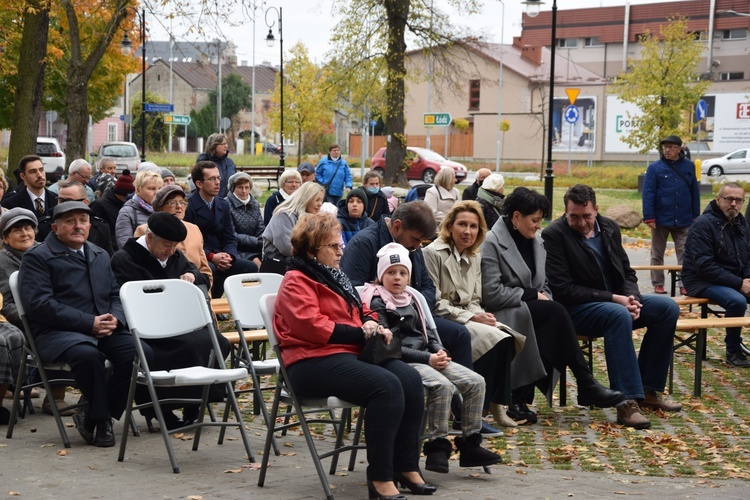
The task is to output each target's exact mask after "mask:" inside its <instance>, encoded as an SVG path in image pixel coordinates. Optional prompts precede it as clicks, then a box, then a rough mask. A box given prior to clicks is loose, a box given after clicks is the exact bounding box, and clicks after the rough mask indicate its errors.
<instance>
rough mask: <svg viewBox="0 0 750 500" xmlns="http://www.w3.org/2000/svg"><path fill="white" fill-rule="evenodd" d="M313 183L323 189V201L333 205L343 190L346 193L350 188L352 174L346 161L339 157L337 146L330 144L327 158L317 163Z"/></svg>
mask: <svg viewBox="0 0 750 500" xmlns="http://www.w3.org/2000/svg"><path fill="white" fill-rule="evenodd" d="M315 182H317V183H318V184H320V185H321V186H323V187H324V188H325V190H326V194H325V201H327V202H328V203H332V204H334V205H336V204H338V202H339V200H340V199H341V197H342V196H343V195H344V189H346V190H347V191H348V190H350V189H351V188H352V172H351V170H349V165H348V164H347V163H346V160H344V159H343V158H342V157H341V148H340V147H339V145H338V144H332V145H331V146H330V147H329V148H328V156H326V157H325V158H321V159H320V161H319V162H318V166H317V167H315Z"/></svg>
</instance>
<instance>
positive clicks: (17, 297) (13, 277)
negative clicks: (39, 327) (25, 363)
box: [8, 271, 38, 358]
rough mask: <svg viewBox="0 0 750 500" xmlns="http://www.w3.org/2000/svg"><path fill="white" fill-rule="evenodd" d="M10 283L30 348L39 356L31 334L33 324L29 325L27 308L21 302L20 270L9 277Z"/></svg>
mask: <svg viewBox="0 0 750 500" xmlns="http://www.w3.org/2000/svg"><path fill="white" fill-rule="evenodd" d="M8 285H10V294H11V295H13V301H14V302H15V303H16V311H18V317H19V318H21V323H23V334H24V337H25V338H26V343H27V344H28V347H29V350H30V351H31V352H32V353H33V354H34V356H35V357H37V358H38V354H37V350H36V343H35V341H34V336H33V335H32V334H31V326H30V325H29V318H28V317H26V309H24V307H23V303H22V302H21V293H20V291H19V290H18V271H13V273H11V275H10V277H9V278H8Z"/></svg>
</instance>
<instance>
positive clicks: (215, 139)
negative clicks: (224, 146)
mask: <svg viewBox="0 0 750 500" xmlns="http://www.w3.org/2000/svg"><path fill="white" fill-rule="evenodd" d="M226 138H227V136H226V135H224V134H211V135H209V136H208V139H207V140H206V153H208V154H209V155H211V156H214V152H215V151H216V146H218V145H219V144H221V143H222V142H224V140H226Z"/></svg>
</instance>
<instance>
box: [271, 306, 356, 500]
mask: <svg viewBox="0 0 750 500" xmlns="http://www.w3.org/2000/svg"><path fill="white" fill-rule="evenodd" d="M275 303H276V294H275V293H273V294H267V295H264V296H262V297H261V298H260V304H259V306H260V314H261V316H262V317H263V322H264V323H265V325H266V330H267V332H268V343H269V345H270V346H271V348H272V349H273V350H274V352H275V353H276V357H277V358H278V360H279V375H278V377H277V378H276V390H275V392H274V397H273V405H272V406H271V417H270V422H272V424H273V425H271V426H269V427H268V432H267V434H266V443H265V447H264V449H263V459H262V461H261V467H260V474H259V476H258V486H263V485H264V483H265V478H266V472H267V471H268V460H269V458H270V457H269V455H270V451H271V440H272V438H273V433H274V432H276V431H281V430H285V429H288V428H289V427H296V426H299V427H301V428H302V433H303V434H304V436H305V441H306V442H307V447H308V449H309V450H310V454H311V455H312V460H313V463H314V465H315V470H316V471H317V473H318V477H319V478H320V483H321V484H322V485H323V490H324V491H325V495H326V498H327V499H328V500H332V499H333V493H332V492H331V487H330V486H329V484H328V480H327V478H326V475H325V471H324V470H323V465H322V464H321V462H320V461H321V460H323V459H324V458H328V457H333V458H332V463H331V469H330V471H329V473H330V474H334V473H335V472H336V464H337V460H338V456H339V455H340V454H341V453H344V452H346V451H351V452H352V455H351V457H350V460H349V467H348V469H349V470H350V471H351V470H354V462H355V461H356V453H357V450H359V449H364V448H365V446H364V445H362V444H360V438H361V434H362V425H363V416H364V408H361V409H360V415H359V418H358V419H357V425H356V428H355V431H354V438H353V440H352V444H350V445H346V446H345V445H344V431H345V429H346V422H347V421H348V420H349V419H350V418H351V411H352V408H353V407H355V406H356V405H353V404H351V403H347V402H346V401H343V400H341V399H339V398H336V397H333V396H332V397H328V398H314V399H310V398H300V397H298V396H297V395H296V394H295V392H294V389H293V388H292V386H291V384H290V383H289V374H288V373H287V370H286V366H285V365H284V360H283V359H282V357H281V349H280V347H279V344H278V342H277V340H276V334H275V332H274V329H273V308H274V304H275ZM281 404H285V405H290V406H291V408H292V409H291V410H289V411H287V412H286V413H283V414H280V413H279V406H280V405H281ZM336 409H340V410H341V416H340V417H339V418H335V413H334V411H333V410H336ZM320 412H327V414H328V415H329V417H330V418H318V415H317V414H318V413H320ZM289 417H293V418H294V419H295V420H294V421H290V420H289ZM280 418H283V419H284V423H282V424H277V419H280ZM312 423H324V424H333V425H334V428H335V430H336V442H335V444H334V448H333V450H331V451H328V452H325V453H318V450H317V448H316V446H315V441H314V440H313V438H312V434H311V433H310V427H309V424H312Z"/></svg>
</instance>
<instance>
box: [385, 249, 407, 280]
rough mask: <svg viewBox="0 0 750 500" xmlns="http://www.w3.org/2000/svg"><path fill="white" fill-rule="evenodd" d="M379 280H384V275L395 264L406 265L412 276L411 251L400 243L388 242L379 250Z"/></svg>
mask: <svg viewBox="0 0 750 500" xmlns="http://www.w3.org/2000/svg"><path fill="white" fill-rule="evenodd" d="M377 257H378V259H379V260H378V281H380V282H381V283H382V282H383V275H384V274H385V272H386V271H387V270H388V269H390V268H391V267H393V266H404V267H406V269H408V270H409V276H411V260H410V259H409V251H408V250H407V249H406V248H404V247H403V245H399V244H398V243H388V244H387V245H386V246H384V247H383V248H381V249H380V250H378V253H377Z"/></svg>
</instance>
